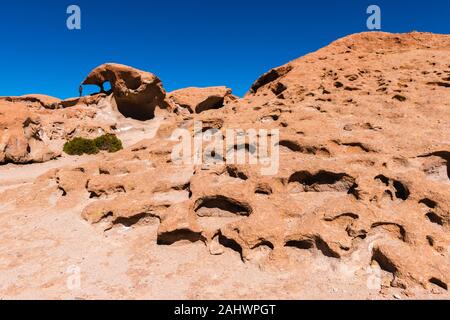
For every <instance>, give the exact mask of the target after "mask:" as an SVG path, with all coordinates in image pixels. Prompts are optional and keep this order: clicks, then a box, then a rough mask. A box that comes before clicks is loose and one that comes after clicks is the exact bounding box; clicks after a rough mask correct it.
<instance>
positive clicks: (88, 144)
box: [63, 138, 99, 156]
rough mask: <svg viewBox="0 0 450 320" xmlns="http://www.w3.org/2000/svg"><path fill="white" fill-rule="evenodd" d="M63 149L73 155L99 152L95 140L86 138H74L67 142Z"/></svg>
mask: <svg viewBox="0 0 450 320" xmlns="http://www.w3.org/2000/svg"><path fill="white" fill-rule="evenodd" d="M63 150H64V152H65V153H67V154H69V155H71V156H75V155H77V156H81V155H83V154H97V153H98V152H99V149H98V148H97V146H96V144H95V142H94V140H91V139H85V138H74V139H73V140H71V141H69V142H66V144H65V145H64V149H63Z"/></svg>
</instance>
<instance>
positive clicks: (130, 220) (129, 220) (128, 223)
mask: <svg viewBox="0 0 450 320" xmlns="http://www.w3.org/2000/svg"><path fill="white" fill-rule="evenodd" d="M147 219H157V217H156V216H154V215H152V214H149V213H145V212H144V213H140V214H137V215H135V216H132V217H118V218H117V219H116V220H114V222H113V223H114V224H115V225H118V224H121V225H123V226H125V227H128V228H129V227H132V226H134V225H136V224H138V223H140V222H142V221H144V220H147Z"/></svg>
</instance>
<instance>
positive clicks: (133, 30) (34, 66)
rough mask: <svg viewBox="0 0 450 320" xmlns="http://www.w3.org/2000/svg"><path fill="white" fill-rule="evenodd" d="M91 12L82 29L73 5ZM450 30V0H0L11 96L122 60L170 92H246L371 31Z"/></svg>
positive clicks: (60, 86)
mask: <svg viewBox="0 0 450 320" xmlns="http://www.w3.org/2000/svg"><path fill="white" fill-rule="evenodd" d="M70 4H76V5H79V6H80V7H81V10H82V30H80V31H70V30H68V29H67V28H66V19H67V16H68V15H67V14H66V9H67V7H68V6H69V5H70ZM370 4H377V5H379V6H380V7H381V9H382V22H383V26H382V27H383V29H382V30H383V31H389V32H408V31H411V30H418V31H431V32H436V33H447V34H448V33H450V1H448V0H427V1H417V0H416V1H404V0H389V1H387V0H386V1H385V0H382V1H380V0H374V1H365V0H345V1H344V0H342V1H338V0H335V1H332V0H321V1H302V0H227V1H217V0H178V1H175V0H126V1H124V0H108V1H106V0H73V1H65V0H27V1H24V0H15V1H12V0H9V1H1V5H0V70H1V80H0V81H1V82H0V83H1V87H0V96H1V95H22V94H27V93H44V94H49V95H53V96H57V97H60V98H67V97H72V96H76V95H77V94H78V85H79V83H80V82H81V81H82V80H83V79H84V77H85V76H86V75H87V74H88V73H89V71H90V70H91V69H93V68H94V67H96V66H97V65H99V64H102V63H105V62H117V63H123V64H127V65H131V66H134V67H136V68H139V69H143V70H147V71H150V72H153V73H155V74H156V75H158V76H159V77H160V78H161V80H162V81H163V84H164V86H165V88H166V89H167V90H168V91H171V90H174V89H178V88H182V87H187V86H213V85H226V86H229V87H231V88H232V89H233V90H234V92H235V93H236V94H238V95H243V94H244V93H245V92H246V91H247V90H248V88H249V87H250V85H251V84H252V82H253V81H254V80H255V79H256V78H258V77H259V76H260V75H261V74H263V73H264V72H266V71H268V70H269V69H270V68H273V67H276V66H279V65H282V64H285V63H287V62H288V61H290V60H292V59H295V58H297V57H299V56H302V55H304V54H306V53H308V52H311V51H315V50H317V49H319V48H321V47H323V46H325V45H327V44H328V43H330V42H331V41H333V40H335V39H337V38H340V37H342V36H345V35H348V34H351V33H355V32H362V31H367V30H366V19H367V15H366V8H367V7H368V5H370Z"/></svg>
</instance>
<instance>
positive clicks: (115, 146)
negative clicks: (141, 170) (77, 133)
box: [63, 134, 123, 156]
mask: <svg viewBox="0 0 450 320" xmlns="http://www.w3.org/2000/svg"><path fill="white" fill-rule="evenodd" d="M122 149H123V147H122V141H120V139H119V138H117V136H116V135H114V134H105V135H103V136H100V137H98V138H96V139H86V138H74V139H73V140H71V141H68V142H66V144H65V145H64V148H63V150H64V152H65V153H67V154H68V155H71V156H74V155H77V156H81V155H83V154H97V153H99V152H100V150H102V151H108V152H117V151H119V150H122Z"/></svg>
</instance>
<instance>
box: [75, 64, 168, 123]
mask: <svg viewBox="0 0 450 320" xmlns="http://www.w3.org/2000/svg"><path fill="white" fill-rule="evenodd" d="M105 82H109V83H110V84H111V90H112V94H113V96H114V100H115V102H116V103H117V108H118V110H119V111H120V112H121V113H122V114H123V115H124V116H125V117H130V118H133V119H138V120H148V119H152V118H153V117H154V115H155V109H156V108H162V109H165V108H167V103H166V101H165V97H166V92H165V90H164V88H163V86H162V84H161V81H160V80H159V79H158V77H156V76H155V75H153V74H151V73H149V72H145V71H141V70H137V69H134V68H132V67H128V66H124V65H120V64H114V63H108V64H104V65H101V66H99V67H97V68H95V69H94V70H92V72H91V73H90V74H89V75H88V76H87V77H86V79H85V80H84V81H83V84H84V85H97V86H99V87H100V88H101V91H102V92H103V91H104V89H103V88H104V83H105Z"/></svg>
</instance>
